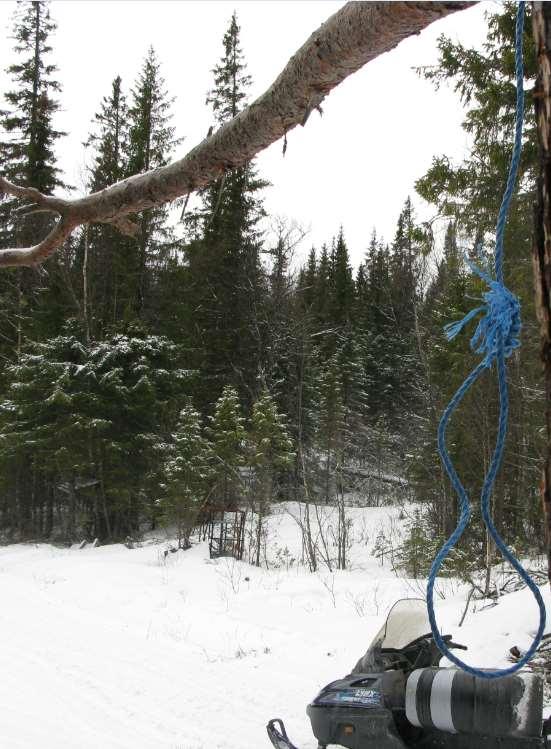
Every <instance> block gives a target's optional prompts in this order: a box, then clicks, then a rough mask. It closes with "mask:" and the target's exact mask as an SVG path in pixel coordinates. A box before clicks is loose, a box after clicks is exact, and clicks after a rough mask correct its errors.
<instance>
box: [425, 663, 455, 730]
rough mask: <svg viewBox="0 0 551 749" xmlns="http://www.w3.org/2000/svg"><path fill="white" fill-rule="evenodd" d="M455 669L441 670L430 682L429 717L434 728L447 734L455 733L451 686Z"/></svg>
mask: <svg viewBox="0 0 551 749" xmlns="http://www.w3.org/2000/svg"><path fill="white" fill-rule="evenodd" d="M455 674H456V669H452V668H443V669H441V670H440V671H437V672H436V674H435V676H434V679H433V680H432V688H431V692H430V715H431V718H432V722H433V723H434V727H435V728H439V729H440V730H441V731H446V732H447V733H457V731H456V730H455V726H454V725H453V718H452V684H453V680H454V678H455Z"/></svg>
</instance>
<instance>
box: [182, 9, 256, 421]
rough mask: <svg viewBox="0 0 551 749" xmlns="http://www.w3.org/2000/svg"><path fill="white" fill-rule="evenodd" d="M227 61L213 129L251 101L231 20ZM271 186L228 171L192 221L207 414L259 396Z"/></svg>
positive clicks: (248, 170)
mask: <svg viewBox="0 0 551 749" xmlns="http://www.w3.org/2000/svg"><path fill="white" fill-rule="evenodd" d="M223 47H224V54H223V56H222V58H221V60H220V62H219V63H218V64H217V65H216V67H215V68H214V70H213V73H214V87H213V88H212V89H211V90H210V91H209V93H208V95H207V103H208V104H209V105H210V106H211V107H212V110H213V114H214V118H215V122H216V124H217V125H223V124H224V123H225V122H228V121H229V120H230V119H232V118H233V117H235V116H236V115H237V114H238V113H239V112H240V111H241V109H242V108H243V106H244V105H245V103H246V100H247V89H248V87H249V85H250V77H249V76H248V75H247V74H246V72H245V70H246V67H245V62H244V58H243V52H242V50H241V43H240V28H239V25H238V23H237V18H236V15H235V14H234V15H233V16H232V19H231V22H230V25H229V28H228V30H227V31H226V33H225V35H224V39H223ZM264 186H265V183H264V182H263V181H262V180H260V179H259V178H258V177H257V176H256V171H255V168H254V165H253V164H252V163H249V164H247V165H246V166H245V167H241V168H239V169H234V170H232V171H230V172H228V173H227V174H226V175H224V177H222V178H221V179H220V180H218V181H216V182H214V183H213V184H212V185H210V186H209V187H208V188H206V189H205V190H204V191H202V193H201V205H200V207H199V208H198V209H197V210H196V211H193V212H190V213H189V214H188V216H187V226H188V231H189V238H190V242H189V245H188V247H187V249H186V254H187V259H188V262H189V269H190V273H189V288H188V289H187V290H186V293H187V294H188V295H189V298H190V306H191V309H192V317H191V328H192V330H193V331H195V332H196V335H195V336H194V338H193V339H192V340H191V341H190V343H191V345H192V347H193V348H194V350H195V351H196V355H197V362H198V363H200V366H201V369H202V370H203V371H204V372H205V378H204V380H203V383H204V389H203V392H202V393H201V394H200V397H201V400H202V402H203V404H204V408H207V407H208V403H209V402H212V401H213V400H214V398H215V397H216V395H217V394H218V393H219V392H220V388H221V386H222V385H223V384H226V383H229V382H231V383H233V384H234V385H235V386H236V387H237V388H238V389H239V392H240V393H241V395H242V397H243V399H244V402H245V403H246V404H247V405H248V407H249V408H250V405H251V403H252V400H253V398H254V394H255V392H256V391H257V388H258V384H257V375H258V369H259V359H260V358H261V356H262V350H263V347H264V330H263V324H262V316H261V314H260V313H259V310H260V309H261V306H262V305H261V303H262V299H263V295H264V291H265V279H264V273H263V269H262V266H261V262H260V239H261V237H260V234H259V230H258V221H259V220H260V218H262V216H263V215H264V210H263V207H262V203H261V201H260V199H259V198H258V192H259V190H260V189H261V188H263V187H264Z"/></svg>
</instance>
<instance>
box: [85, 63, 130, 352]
mask: <svg viewBox="0 0 551 749" xmlns="http://www.w3.org/2000/svg"><path fill="white" fill-rule="evenodd" d="M128 127H129V125H128V107H127V104H126V97H125V95H124V93H123V91H122V80H121V78H120V76H117V77H116V78H115V79H114V80H113V83H112V84H111V91H110V93H109V95H108V96H105V97H104V98H103V100H102V102H101V105H100V109H99V111H98V112H97V113H96V115H95V117H94V128H93V130H92V132H91V133H90V135H89V137H88V140H87V143H86V145H87V146H89V147H92V148H93V149H94V157H93V163H92V167H91V170H90V176H89V183H88V186H89V189H90V191H93V192H95V191H97V190H103V189H104V188H105V187H107V186H108V185H111V184H114V183H115V182H118V181H119V180H121V179H124V177H125V176H127V174H128ZM79 250H80V252H79V262H78V263H77V270H78V272H79V274H82V283H83V284H87V305H88V309H86V310H85V311H84V313H85V315H86V317H87V318H88V320H89V321H90V323H91V330H92V336H93V337H95V338H101V337H102V336H103V335H105V334H106V332H107V331H108V330H109V329H110V328H111V329H112V328H113V327H114V326H116V324H117V323H118V321H119V320H120V319H121V317H123V313H124V308H125V305H126V304H127V302H125V300H126V299H127V297H128V290H127V284H128V277H127V271H128V255H129V253H130V252H131V241H130V240H129V239H128V238H127V237H123V236H122V235H121V233H120V232H119V231H117V230H116V229H115V228H114V227H111V226H108V225H106V224H101V225H92V226H90V227H88V229H87V234H86V230H85V232H84V234H83V236H82V237H81V241H80V244H79ZM85 253H86V258H85V257H84V255H85Z"/></svg>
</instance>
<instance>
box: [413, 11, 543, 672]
mask: <svg viewBox="0 0 551 749" xmlns="http://www.w3.org/2000/svg"><path fill="white" fill-rule="evenodd" d="M524 7H525V3H524V2H519V4H518V11H517V23H516V39H515V63H516V84H517V102H516V127H515V141H514V147H513V154H512V157H511V164H510V166H509V175H508V177H507V186H506V188H505V192H504V195H503V200H502V202H501V207H500V209H499V215H498V220H497V225H496V245H495V275H496V278H495V280H494V279H493V278H491V277H490V276H489V275H488V274H487V273H485V272H484V271H482V270H480V269H479V268H477V267H476V266H475V265H474V264H472V263H469V266H470V268H471V269H472V271H473V272H474V273H476V274H477V275H478V276H479V277H480V278H481V279H482V280H483V281H485V282H486V284H487V285H488V287H489V291H487V292H486V293H485V294H484V304H483V305H482V306H481V307H477V308H476V309H474V310H472V311H471V312H469V313H468V314H467V315H466V316H465V317H464V318H463V320H460V321H459V322H455V323H451V324H449V325H446V327H445V328H444V330H445V331H446V335H447V338H448V340H451V339H452V338H455V336H456V335H458V334H459V333H460V332H461V330H462V329H463V328H464V327H465V325H466V324H467V323H468V322H470V321H471V320H472V319H473V318H475V317H476V316H477V315H479V314H483V315H484V316H483V317H482V318H481V319H480V321H479V323H478V326H477V328H476V331H475V334H474V335H473V337H472V338H471V342H470V345H471V348H472V349H473V350H474V351H475V352H476V353H479V354H484V359H483V360H482V361H481V362H480V364H478V366H476V367H475V368H474V369H473V371H472V372H471V373H470V374H469V375H468V376H467V378H466V380H465V382H464V383H463V384H462V385H461V387H460V388H459V389H458V390H457V392H456V393H455V395H454V396H453V397H452V399H451V401H450V402H449V403H448V405H447V406H446V408H445V410H444V413H443V414H442V418H441V420H440V424H439V426H438V450H439V452H440V458H441V459H442V463H443V465H444V468H445V469H446V472H447V474H448V476H449V477H450V481H451V483H452V486H453V488H454V490H455V492H456V494H457V496H458V498H459V505H460V516H459V521H458V523H457V527H456V529H455V530H454V532H453V533H452V534H451V536H450V537H449V538H448V540H447V541H446V543H445V544H444V546H443V547H442V548H441V549H440V551H439V552H438V554H437V555H436V558H435V560H434V562H433V564H432V567H431V570H430V573H429V579H428V585H427V608H428V613H429V619H430V624H431V628H432V634H433V636H434V640H435V642H436V644H437V646H438V648H439V649H440V651H441V653H442V654H443V655H445V656H446V658H448V659H449V660H450V661H452V662H453V663H455V665H456V666H459V667H460V668H462V669H463V670H464V671H466V672H467V673H469V674H472V675H473V676H479V677H481V678H483V679H496V678H498V677H500V676H506V675H507V674H513V673H515V672H516V671H518V670H519V669H521V668H522V667H523V666H524V665H526V663H528V661H529V660H530V659H531V658H532V657H533V655H534V654H535V652H536V650H537V648H538V645H539V644H540V642H541V638H542V635H543V632H544V629H545V604H544V602H543V599H542V596H541V593H540V591H539V588H538V587H537V585H536V584H535V583H534V582H533V580H532V579H531V577H530V576H529V575H528V573H527V572H526V570H525V569H524V568H523V567H522V565H521V564H520V562H519V561H518V560H517V559H515V557H514V556H513V554H512V553H511V551H510V550H509V548H508V547H507V545H506V544H505V542H504V541H503V539H502V538H501V536H500V535H499V533H498V531H497V529H496V527H495V525H494V523H493V521H492V518H491V516H490V497H491V493H492V488H493V485H494V482H495V478H496V475H497V472H498V470H499V468H500V465H501V461H502V458H503V450H504V447H505V438H506V434H507V420H508V416H509V392H508V388H507V369H506V365H505V359H506V358H507V357H508V356H510V355H511V354H512V353H513V351H514V350H515V349H516V348H518V347H519V345H520V341H519V335H520V304H519V301H518V299H517V297H516V296H515V295H514V294H512V293H511V292H510V291H509V289H507V288H506V286H505V285H504V283H503V234H504V231H505V222H506V220H507V215H508V212H509V206H510V203H511V198H512V196H513V191H514V188H515V182H516V178H517V172H518V165H519V161H520V154H521V148H522V123H523V117H524V90H523V85H524V70H523V62H522V34H523V27H524ZM494 360H495V361H496V363H497V376H498V389H499V406H500V413H499V424H498V432H497V439H496V445H495V449H494V453H493V455H492V460H491V463H490V467H489V469H488V473H487V474H486V476H485V478H484V483H483V486H482V492H481V495H480V507H481V511H482V518H483V520H484V523H485V524H486V527H487V529H488V532H489V534H490V536H491V537H492V538H493V540H494V542H495V545H496V547H497V548H498V549H499V551H500V552H501V554H502V556H503V557H504V558H505V559H506V560H507V561H508V562H509V563H510V564H511V566H512V567H514V569H515V570H516V571H517V572H518V574H519V575H520V577H521V578H522V579H523V580H524V582H525V583H526V585H527V586H528V587H529V588H530V590H531V591H532V593H533V595H534V598H535V599H536V601H537V604H538V607H539V612H540V621H539V627H538V631H537V633H536V636H535V637H534V640H533V642H532V644H531V646H530V647H529V648H528V650H527V651H526V653H525V654H524V655H523V657H522V658H521V659H520V660H519V661H518V663H516V664H515V665H514V666H511V667H510V668H504V669H497V670H493V671H492V670H482V669H479V668H474V667H473V666H469V665H468V664H466V663H464V662H463V661H462V660H460V659H459V658H458V657H457V656H456V655H454V653H452V652H451V651H450V650H449V648H448V647H447V645H446V643H445V642H444V640H443V639H442V635H441V634H440V631H439V629H438V625H437V623H436V618H435V615H434V583H435V580H436V576H437V575H438V572H439V571H440V567H441V566H442V563H443V562H444V560H445V558H446V557H447V556H448V554H449V553H450V551H451V550H452V549H453V548H454V546H455V545H456V543H457V542H458V541H459V539H460V537H461V536H462V535H463V532H464V531H465V528H466V527H467V525H468V523H469V520H470V517H471V505H470V502H469V496H468V494H467V491H466V489H465V487H464V486H463V484H462V483H461V480H460V478H459V476H458V475H457V471H456V470H455V467H454V465H453V462H452V460H451V458H450V454H449V452H448V450H447V447H446V430H447V428H448V423H449V420H450V418H451V416H452V414H453V413H454V411H455V410H456V408H457V407H458V406H459V404H460V403H461V401H462V400H463V397H464V396H465V394H466V393H467V391H468V390H469V389H470V388H471V386H472V385H473V384H474V383H475V382H476V380H477V379H478V378H479V376H480V375H481V374H482V372H484V370H485V369H488V368H490V367H491V366H492V364H493V362H494Z"/></svg>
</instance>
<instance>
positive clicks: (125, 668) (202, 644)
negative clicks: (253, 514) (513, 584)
mask: <svg viewBox="0 0 551 749" xmlns="http://www.w3.org/2000/svg"><path fill="white" fill-rule="evenodd" d="M291 509H293V508H291ZM294 509H295V511H296V509H297V508H296V507H295V508H294ZM351 512H352V514H353V516H354V532H355V538H356V541H355V544H354V547H353V549H352V553H351V559H352V569H351V570H350V571H344V572H337V573H335V574H330V573H328V572H327V571H325V572H324V571H321V572H320V573H318V574H310V573H309V572H308V571H306V570H305V569H304V568H303V567H301V566H297V565H296V564H293V565H291V566H289V564H288V563H287V561H286V560H288V559H289V558H292V557H293V556H296V557H298V556H299V549H300V536H299V532H298V527H297V525H296V523H295V521H294V520H293V518H292V517H291V516H290V515H289V514H288V513H287V512H285V511H284V509H283V508H282V509H281V511H279V512H278V513H277V514H275V515H274V516H272V517H271V518H270V521H269V522H270V535H271V537H272V539H273V540H272V544H271V550H272V551H271V554H272V558H273V559H275V558H276V557H277V558H278V559H279V560H280V566H279V568H274V569H270V570H265V569H257V568H254V567H251V566H249V565H247V564H245V563H237V562H233V561H230V560H227V559H220V560H216V561H215V562H213V561H211V560H209V558H208V549H207V547H206V545H205V544H199V545H196V546H194V547H193V548H192V549H191V550H189V551H186V552H178V553H176V554H169V555H168V556H167V557H166V559H165V557H164V556H163V554H162V551H163V549H164V548H166V543H163V542H158V543H153V542H151V543H149V544H145V545H144V546H143V547H141V548H137V549H132V550H129V549H127V548H126V547H124V546H122V545H113V546H104V547H99V548H85V549H83V550H78V549H77V548H74V549H59V548H55V547H52V546H49V545H46V544H44V545H21V544H20V545H14V546H7V547H3V548H0V594H1V600H0V642H1V645H0V674H1V678H0V746H2V747H6V749H29V748H30V747H34V746H36V747H40V749H76V748H77V747H78V749H262V747H267V746H268V745H269V743H268V740H267V738H266V734H265V724H266V722H267V720H268V719H269V718H272V717H282V718H284V719H285V723H286V726H287V729H288V731H289V734H290V736H291V737H292V738H293V740H294V741H295V742H296V743H297V744H298V745H299V746H300V747H304V749H314V748H315V746H316V743H315V741H314V740H313V739H312V737H311V733H310V728H309V723H308V719H307V717H306V714H305V707H306V704H307V703H308V701H309V700H310V699H311V698H312V697H313V696H315V694H316V691H317V690H318V689H319V688H320V687H322V686H323V685H324V684H325V683H327V682H328V681H330V680H332V679H334V678H338V677H339V676H341V675H344V674H346V673H347V672H349V671H350V669H351V668H352V666H353V665H354V663H355V662H356V660H357V659H358V658H359V656H360V655H361V654H362V653H363V652H364V651H365V649H366V648H367V645H368V644H369V641H370V639H371V637H372V636H373V635H374V634H375V632H376V631H377V630H378V629H379V627H380V626H381V624H382V621H383V620H384V618H385V615H386V613H387V612H388V609H389V608H390V606H391V605H392V603H394V601H395V600H397V599H398V598H402V597H410V598H412V597H420V596H422V595H423V593H424V584H423V582H422V581H421V582H419V581H414V580H404V579H398V578H397V577H396V576H395V575H394V574H393V572H392V571H391V570H390V569H389V568H388V567H385V566H383V567H381V566H380V564H379V562H378V561H377V560H376V559H374V558H373V557H372V556H371V554H370V552H371V549H372V547H373V543H374V540H375V537H376V536H377V533H378V529H379V528H380V527H381V526H383V527H386V528H388V527H389V525H390V524H396V523H397V522H398V521H397V519H396V518H397V510H396V509H393V508H376V509H373V508H372V509H354V510H352V511H351ZM278 549H279V552H278ZM285 549H287V550H288V553H286V552H285V551H284V550H285ZM440 590H441V592H442V594H443V596H444V597H443V598H441V599H440V600H439V602H438V617H439V621H440V622H441V624H442V627H443V629H445V630H446V632H450V633H451V634H453V635H454V639H455V640H457V641H460V642H463V643H465V644H466V645H468V646H469V653H468V654H467V655H468V659H469V660H470V662H472V663H476V664H477V665H479V666H505V665H507V661H506V656H507V652H508V649H509V648H510V647H511V645H513V644H516V645H518V646H520V647H521V648H522V647H526V646H527V645H528V643H529V641H530V637H531V635H532V633H533V631H534V629H535V627H536V624H537V610H536V607H535V604H533V603H532V601H531V598H530V594H529V593H528V592H526V591H521V592H519V593H513V594H511V595H508V596H505V597H503V598H502V599H501V601H500V603H499V605H498V606H497V607H495V608H491V609H487V610H484V611H481V612H478V613H476V614H472V613H469V615H468V616H467V619H466V621H465V624H464V625H463V627H462V628H461V629H458V628H457V623H458V621H459V619H460V617H461V614H462V612H463V609H464V606H465V600H466V593H467V591H466V589H465V588H463V587H462V586H460V585H459V584H457V583H454V582H453V581H447V582H446V583H445V585H443V586H440ZM543 592H544V598H545V599H546V600H549V595H548V591H547V589H544V591H543Z"/></svg>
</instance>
